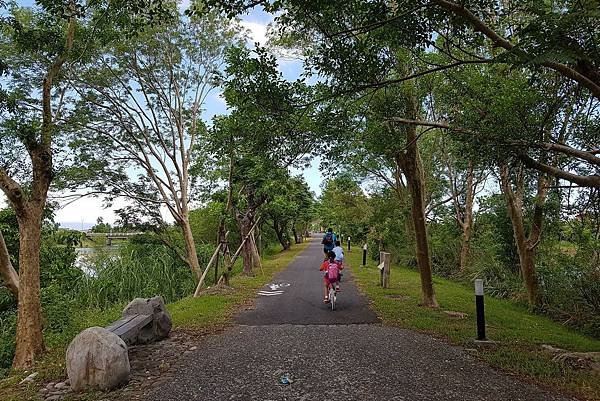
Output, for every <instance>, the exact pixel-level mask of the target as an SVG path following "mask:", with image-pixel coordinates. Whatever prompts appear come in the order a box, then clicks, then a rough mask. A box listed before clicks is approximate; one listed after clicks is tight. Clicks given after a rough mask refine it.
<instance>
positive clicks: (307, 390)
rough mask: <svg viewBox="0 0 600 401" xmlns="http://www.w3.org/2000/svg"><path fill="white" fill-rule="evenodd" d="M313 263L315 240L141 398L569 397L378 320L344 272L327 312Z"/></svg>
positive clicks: (526, 400) (557, 400)
mask: <svg viewBox="0 0 600 401" xmlns="http://www.w3.org/2000/svg"><path fill="white" fill-rule="evenodd" d="M320 260H321V245H320V243H319V239H315V241H313V243H311V244H310V245H309V247H308V248H307V249H306V250H305V251H303V252H302V253H301V254H300V255H299V256H298V257H297V258H296V259H295V260H294V261H293V262H292V263H291V264H290V265H289V266H288V267H287V268H286V269H285V270H284V271H282V272H281V273H280V274H279V275H277V276H276V278H275V280H273V283H271V286H265V288H263V289H261V292H259V294H262V295H259V294H257V301H256V303H255V308H254V309H252V310H248V311H244V312H242V313H240V314H239V315H238V316H237V318H236V321H237V323H238V324H237V325H235V326H233V327H232V328H230V329H229V330H227V331H226V332H224V333H221V334H215V335H210V336H206V337H204V338H203V339H202V340H200V341H199V343H198V344H197V346H194V347H192V348H191V349H190V350H189V351H188V352H187V353H186V354H185V355H184V356H183V357H181V359H180V360H179V362H178V363H177V365H176V366H174V367H172V368H171V371H170V375H169V376H170V377H169V379H168V380H165V381H162V382H160V383H156V384H157V385H156V386H155V387H153V388H151V389H150V390H147V391H145V392H144V394H141V399H144V400H147V401H171V400H172V401H187V400H263V401H267V400H303V401H312V400H348V401H350V400H395V401H400V400H402V401H567V400H571V399H570V398H567V397H563V396H561V395H558V394H554V393H550V392H547V391H545V390H543V389H540V388H538V387H536V386H533V385H531V384H528V383H525V382H522V381H520V380H519V379H518V378H516V377H514V376H508V375H505V374H503V373H501V372H498V371H496V370H494V369H492V368H490V367H488V366H487V365H486V364H484V363H482V362H481V361H479V360H477V359H476V358H474V357H472V356H471V355H470V354H469V352H466V351H465V350H463V349H461V348H458V347H453V346H450V345H448V344H446V343H444V342H442V341H440V340H436V339H434V338H432V337H430V336H427V335H424V334H420V333H415V332H413V331H409V330H403V329H399V328H395V327H387V326H383V325H381V324H379V323H378V320H377V317H376V316H375V314H374V313H373V312H372V311H370V310H369V309H368V305H367V301H366V299H365V298H364V297H362V296H361V295H360V294H359V293H358V292H357V291H356V287H355V286H354V284H353V282H352V280H351V274H349V273H350V272H348V271H346V273H345V277H344V280H343V281H342V286H343V287H342V293H341V296H340V299H339V309H337V310H335V311H331V310H330V309H328V308H327V305H325V304H322V293H321V287H320V286H321V283H322V278H321V274H320V273H319V272H318V266H319V263H320ZM288 284H289V285H288ZM267 294H270V295H267Z"/></svg>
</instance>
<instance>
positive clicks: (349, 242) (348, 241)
mask: <svg viewBox="0 0 600 401" xmlns="http://www.w3.org/2000/svg"><path fill="white" fill-rule="evenodd" d="M348 251H350V237H348Z"/></svg>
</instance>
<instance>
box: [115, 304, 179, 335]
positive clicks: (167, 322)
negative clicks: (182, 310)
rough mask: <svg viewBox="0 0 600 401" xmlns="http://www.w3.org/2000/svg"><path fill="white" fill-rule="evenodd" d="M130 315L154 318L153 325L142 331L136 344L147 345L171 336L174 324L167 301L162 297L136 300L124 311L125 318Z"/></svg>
mask: <svg viewBox="0 0 600 401" xmlns="http://www.w3.org/2000/svg"><path fill="white" fill-rule="evenodd" d="M130 315H151V316H152V323H151V324H149V325H148V326H147V327H144V328H143V329H141V330H140V332H139V334H138V336H137V340H136V341H134V343H137V344H147V343H151V342H153V341H157V340H162V339H163V338H166V337H168V336H169V332H170V331H171V327H172V325H173V324H172V321H171V316H170V315H169V312H167V309H166V308H165V301H164V300H163V298H162V297H161V296H160V295H159V296H156V297H152V298H136V299H134V300H133V301H131V302H130V303H129V304H128V305H127V306H126V307H125V309H124V310H123V317H126V316H130Z"/></svg>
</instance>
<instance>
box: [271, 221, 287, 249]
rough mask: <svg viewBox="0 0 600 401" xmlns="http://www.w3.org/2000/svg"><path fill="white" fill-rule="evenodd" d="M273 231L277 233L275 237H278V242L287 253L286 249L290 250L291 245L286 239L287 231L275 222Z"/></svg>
mask: <svg viewBox="0 0 600 401" xmlns="http://www.w3.org/2000/svg"><path fill="white" fill-rule="evenodd" d="M273 230H274V231H275V235H277V241H279V244H281V247H282V248H283V250H284V251H285V250H286V249H290V243H289V241H287V239H286V238H285V230H284V229H283V228H282V227H281V226H280V225H279V224H277V222H276V221H275V220H273Z"/></svg>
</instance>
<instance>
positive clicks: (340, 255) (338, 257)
mask: <svg viewBox="0 0 600 401" xmlns="http://www.w3.org/2000/svg"><path fill="white" fill-rule="evenodd" d="M332 251H333V252H334V253H335V261H336V262H339V263H340V264H342V263H343V262H344V249H342V246H341V243H340V241H335V247H334V248H333V249H332Z"/></svg>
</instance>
